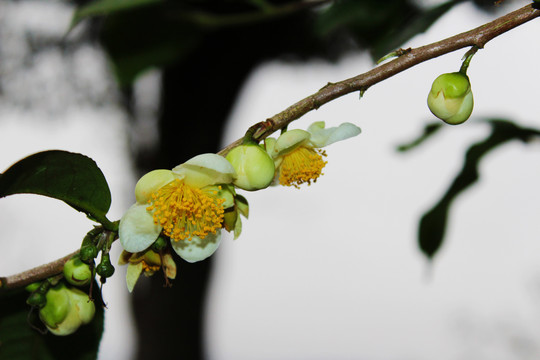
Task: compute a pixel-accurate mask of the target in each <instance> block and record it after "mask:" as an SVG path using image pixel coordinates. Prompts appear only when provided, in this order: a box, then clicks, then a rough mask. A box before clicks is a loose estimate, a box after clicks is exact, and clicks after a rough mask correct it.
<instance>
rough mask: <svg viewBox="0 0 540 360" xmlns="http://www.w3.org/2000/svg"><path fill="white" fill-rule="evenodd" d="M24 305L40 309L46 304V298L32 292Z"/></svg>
mask: <svg viewBox="0 0 540 360" xmlns="http://www.w3.org/2000/svg"><path fill="white" fill-rule="evenodd" d="M26 303H27V304H28V305H30V306H37V307H39V308H42V307H44V306H45V304H47V297H46V296H45V295H43V294H41V293H39V292H34V293H32V294H30V296H29V297H28V299H26Z"/></svg>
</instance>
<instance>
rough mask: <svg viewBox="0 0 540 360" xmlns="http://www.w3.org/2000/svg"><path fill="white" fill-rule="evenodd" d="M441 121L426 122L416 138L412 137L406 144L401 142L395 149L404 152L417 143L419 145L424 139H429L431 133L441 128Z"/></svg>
mask: <svg viewBox="0 0 540 360" xmlns="http://www.w3.org/2000/svg"><path fill="white" fill-rule="evenodd" d="M442 125H443V124H442V122H436V123H431V124H427V125H426V126H425V127H424V131H423V133H422V135H420V136H419V137H418V138H417V139H414V140H413V141H411V142H409V143H407V144H401V145H399V146H398V147H397V151H399V152H405V151H409V150H411V149H414V148H415V147H417V146H418V145H421V144H422V143H423V142H424V141H426V140H427V139H429V138H430V137H431V136H432V135H434V134H436V133H437V131H438V130H439V129H441V128H442Z"/></svg>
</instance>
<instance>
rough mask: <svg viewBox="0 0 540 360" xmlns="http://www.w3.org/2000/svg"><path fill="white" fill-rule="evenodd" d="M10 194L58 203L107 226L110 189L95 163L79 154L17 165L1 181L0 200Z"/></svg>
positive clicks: (38, 157)
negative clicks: (34, 196) (54, 200)
mask: <svg viewBox="0 0 540 360" xmlns="http://www.w3.org/2000/svg"><path fill="white" fill-rule="evenodd" d="M13 194H39V195H44V196H48V197H52V198H55V199H59V200H62V201H64V202H66V203H67V204H68V205H70V206H72V207H73V208H75V209H77V210H79V211H82V212H85V213H86V214H87V215H89V216H90V217H92V218H94V219H96V220H97V221H99V222H102V223H104V222H105V223H108V220H107V219H106V217H105V214H106V213H107V211H108V210H109V207H110V205H111V193H110V190H109V186H108V184H107V181H106V180H105V176H103V173H102V172H101V170H100V169H99V168H98V167H97V165H96V163H95V162H94V160H92V159H90V158H89V157H87V156H84V155H81V154H75V153H70V152H67V151H60V150H51V151H44V152H40V153H37V154H34V155H30V156H28V157H27V158H24V159H22V160H20V161H18V162H17V163H15V164H14V165H12V166H11V167H10V168H9V169H7V170H6V171H5V172H4V173H3V174H2V176H1V177H0V198H2V197H5V196H8V195H13ZM104 225H105V224H104Z"/></svg>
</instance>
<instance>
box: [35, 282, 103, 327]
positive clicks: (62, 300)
mask: <svg viewBox="0 0 540 360" xmlns="http://www.w3.org/2000/svg"><path fill="white" fill-rule="evenodd" d="M46 297H47V304H46V305H45V307H43V308H42V309H41V310H40V311H39V318H40V319H41V321H43V323H44V324H45V326H46V327H47V329H49V331H50V332H51V333H53V334H55V335H59V336H64V335H70V334H73V333H74V332H75V331H76V330H77V329H78V328H79V327H80V326H81V325H83V324H87V323H89V322H90V321H91V320H92V319H93V317H94V314H95V312H96V308H95V305H94V303H93V302H92V301H91V300H90V298H89V297H88V295H87V294H85V293H84V292H82V291H81V290H79V289H77V288H68V287H66V286H65V285H64V283H60V284H58V285H57V286H55V287H53V288H51V289H50V290H49V291H48V292H47V295H46Z"/></svg>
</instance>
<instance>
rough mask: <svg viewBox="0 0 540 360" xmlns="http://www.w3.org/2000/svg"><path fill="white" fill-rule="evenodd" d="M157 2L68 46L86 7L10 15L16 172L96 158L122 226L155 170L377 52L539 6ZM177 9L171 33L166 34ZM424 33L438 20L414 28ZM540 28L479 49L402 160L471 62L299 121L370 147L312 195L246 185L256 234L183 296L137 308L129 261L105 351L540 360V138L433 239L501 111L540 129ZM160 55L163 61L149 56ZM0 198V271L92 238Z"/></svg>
mask: <svg viewBox="0 0 540 360" xmlns="http://www.w3.org/2000/svg"><path fill="white" fill-rule="evenodd" d="M148 3H152V4H150V5H148V6H147V7H141V8H136V9H132V10H129V11H119V12H118V13H116V12H111V14H109V16H107V17H105V18H101V17H97V18H90V19H86V20H84V21H83V22H82V23H81V24H79V25H78V26H77V27H75V28H74V29H73V31H72V32H71V33H70V34H69V35H68V36H65V35H66V29H67V28H68V27H69V24H70V21H71V19H72V16H73V13H74V11H75V10H76V9H77V6H83V5H85V4H84V3H81V4H75V3H72V2H63V1H7V0H6V1H2V2H0V148H1V151H0V168H2V169H6V168H8V167H9V166H10V165H11V164H12V163H14V162H16V161H17V160H19V159H21V158H23V157H25V156H27V155H29V154H32V153H34V152H38V151H42V150H48V149H63V150H67V151H72V152H80V153H83V154H85V155H87V156H90V157H91V158H92V159H94V160H95V161H96V162H97V164H98V166H99V167H100V168H101V170H102V171H103V173H104V174H105V177H106V178H107V180H108V182H109V185H110V187H111V192H112V195H113V205H112V208H111V211H110V213H109V214H110V216H109V218H110V219H112V220H116V219H119V218H120V217H121V216H122V213H123V212H124V211H125V210H126V209H127V208H128V207H129V206H130V204H131V203H132V202H133V201H134V196H133V187H134V184H135V182H136V180H137V179H138V177H139V176H140V175H141V174H143V173H144V172H145V171H148V170H151V169H154V168H172V167H173V166H175V165H177V164H180V163H182V162H184V161H185V160H187V159H189V158H190V157H192V156H194V155H196V154H198V153H202V152H215V151H218V150H219V149H221V148H222V147H224V146H225V145H226V144H228V143H230V142H232V141H234V140H236V139H237V138H239V137H241V136H243V134H244V133H245V131H246V129H247V128H248V127H249V126H251V125H252V124H254V123H256V122H259V121H263V120H265V119H266V118H268V117H270V116H272V115H274V114H276V113H278V112H280V111H282V110H284V109H285V108H286V107H288V106H289V105H291V104H293V103H294V102H296V101H298V100H300V99H302V98H304V97H306V96H308V95H310V94H313V93H315V92H316V91H317V90H318V89H320V88H321V87H322V86H324V85H325V84H326V83H327V82H336V81H339V80H343V79H346V78H349V77H352V76H355V75H357V74H360V73H363V72H365V71H368V70H370V69H371V68H372V67H373V66H374V63H373V56H375V55H381V54H379V53H382V54H384V53H385V52H388V51H390V50H391V49H393V48H395V47H399V46H402V47H404V48H406V47H416V46H420V45H425V44H427V43H431V42H434V41H437V40H440V39H443V38H446V37H448V36H451V35H454V34H457V33H459V32H462V31H466V30H469V29H471V28H474V27H476V26H479V25H481V24H483V23H485V22H488V21H490V20H492V19H494V18H496V17H497V16H500V15H502V14H504V13H506V12H509V11H511V10H513V9H517V8H519V7H522V6H524V5H526V4H527V2H526V1H517V0H516V1H505V2H503V3H502V4H501V5H499V6H497V7H494V6H492V4H483V3H480V2H470V1H451V2H446V3H443V2H438V1H397V0H396V1H389V2H385V5H381V4H377V2H375V1H356V2H352V1H342V2H336V3H337V4H338V5H339V4H340V6H341V7H338V6H337V5H336V4H334V3H333V2H328V1H321V2H296V1H291V2H286V1H284V2H271V3H270V4H271V5H272V6H271V7H270V8H267V9H266V10H265V11H264V13H265V14H267V15H266V16H268V18H264V16H263V17H261V18H262V19H263V20H259V18H256V17H251V18H250V17H247V16H244V17H242V16H236V15H237V14H244V15H245V14H248V15H249V14H251V12H252V11H255V10H254V9H257V8H258V7H260V8H261V9H263V8H264V4H267V3H266V2H264V1H262V2H257V1H252V2H250V4H247V3H249V2H242V1H231V2H227V3H221V2H212V1H200V2H196V1H193V2H190V1H184V2H182V1H179V2H177V3H174V2H173V4H172V5H171V3H170V2H167V3H166V4H167V6H171V7H170V8H167V7H163V8H162V7H161V5H155V4H153V2H151V1H149V2H148ZM257 4H258V5H257ZM261 4H262V5H261ZM298 4H301V5H302V6H300V5H298ZM355 4H356V6H355ZM361 4H363V5H361ZM267 5H268V4H267ZM164 6H165V5H164ZM295 6H297V7H296V8H295ZM443 6H445V7H443ZM178 9H180V10H178ZM434 9H438V11H435V10H434ZM377 10H378V11H377ZM175 11H176V12H175ZM261 11H262V10H261ZM163 13H168V14H173V16H169V17H165V19H167V20H170V23H163V21H161V23H163V24H164V25H163V26H161V27H160V26H157V25H155V23H157V24H159V23H160V19H161V18H160V16H161V15H162V14H163ZM201 14H206V15H208V14H213V15H214V16H213V17H211V16H206V17H205V16H200V15H201ZM268 14H270V15H268ZM314 14H316V15H314ZM335 14H338V15H335ZM175 15H178V16H175ZM195 15H197V16H198V17H196V16H195ZM218 15H219V16H218ZM233 15H234V16H233ZM428 15H430V16H431V17H429V16H428ZM435 15H440V18H437V16H435ZM139 17H143V18H144V19H145V21H143V22H137V21H136V20H137V19H139ZM428 18H429V20H430V21H431V22H433V21H435V20H437V21H435V22H434V23H433V25H431V22H430V21H427V20H425V19H428ZM186 19H187V20H186ZM194 19H199V20H194ZM200 19H202V20H200ZM238 19H240V20H238ZM246 19H247V20H246ZM418 19H420V20H418ZM422 19H424V20H423V22H422V21H421V20H422ZM178 23H180V24H181V28H182V29H183V31H180V30H179V28H177V27H175V26H176V25H171V24H178ZM418 23H420V24H423V25H424V26H426V25H431V26H428V27H429V29H427V31H425V32H421V31H419V30H418V29H420V28H421V27H418V26H417V28H416V30H411V31H410V38H407V37H406V36H405V35H403V34H402V33H405V32H406V31H402V30H400V29H404V28H411V27H412V25H411V24H418ZM205 26H206V27H205ZM399 26H403V27H402V28H400V27H399ZM201 29H202V30H201ZM312 29H316V30H317V31H313V30H312ZM308 30H309V31H308ZM539 31H540V23H539V22H538V21H532V22H530V23H528V24H525V25H523V26H521V27H519V28H517V29H515V30H512V31H511V32H509V33H507V34H505V35H502V36H500V37H498V38H496V39H494V40H493V41H491V42H489V43H488V44H487V46H486V47H485V49H483V50H481V51H480V52H478V53H477V55H475V57H474V58H473V60H472V63H471V66H470V68H469V71H468V75H469V77H470V79H471V84H472V89H473V93H474V96H475V110H474V112H473V115H472V117H471V119H470V120H469V121H467V122H466V123H465V124H463V125H461V126H456V127H451V126H444V127H443V128H442V129H440V130H439V131H438V132H437V133H436V134H435V135H433V136H432V137H430V138H429V139H427V140H426V141H425V142H424V143H423V144H421V145H420V146H419V147H417V148H414V149H412V150H410V151H408V152H404V153H403V152H398V151H397V150H396V149H397V147H398V146H399V145H402V144H405V143H410V142H411V141H412V140H414V139H415V138H417V137H418V136H420V135H421V133H422V131H423V129H424V126H425V125H426V124H428V123H431V122H434V121H436V120H437V119H435V118H434V117H433V116H432V115H431V113H430V112H429V110H428V108H427V106H426V97H427V93H428V91H429V89H430V86H431V83H432V81H433V80H434V79H435V78H436V77H437V76H438V75H439V74H441V73H445V72H453V71H457V70H458V69H459V67H460V65H461V57H462V56H463V54H464V53H465V51H466V50H465V49H463V50H461V51H457V52H455V53H452V54H448V55H445V56H443V57H441V58H437V59H434V60H431V61H428V62H426V63H423V64H420V65H418V66H416V67H414V68H412V69H410V70H407V71H405V72H403V73H401V74H398V75H396V76H394V77H392V78H391V79H389V80H386V81H384V82H382V83H380V84H377V85H376V86H374V87H372V88H371V89H369V90H368V91H367V92H366V93H365V94H364V96H363V97H362V98H361V99H359V97H358V94H350V95H348V96H345V97H343V98H340V99H338V100H335V101H333V102H331V103H329V104H327V105H325V106H323V107H321V108H320V109H319V110H317V111H313V112H311V113H309V114H307V115H306V116H304V117H303V118H302V119H300V120H298V121H296V122H294V123H293V124H292V125H291V126H290V128H304V129H305V128H306V127H307V126H309V124H311V123H312V122H313V121H321V120H322V121H326V124H327V126H338V125H339V124H340V123H342V122H352V123H354V124H356V125H358V126H360V127H361V128H362V134H360V135H359V136H358V137H355V138H352V139H350V140H347V141H344V142H340V143H337V144H334V145H331V146H330V147H329V148H328V149H327V153H328V158H327V160H328V165H327V166H326V168H325V171H324V176H323V177H321V178H320V179H319V180H318V181H317V183H316V184H314V185H312V186H309V187H304V188H302V189H300V190H297V189H294V188H293V189H289V188H283V187H274V188H269V189H266V190H264V191H259V192H254V193H248V192H242V194H243V195H244V196H246V197H247V198H248V200H249V202H250V207H251V209H250V219H249V220H247V221H245V222H244V229H243V233H242V235H241V237H240V238H239V239H237V240H232V237H230V236H229V237H226V238H225V239H224V241H223V242H222V245H221V247H220V249H219V250H218V251H217V252H216V254H215V255H214V256H213V257H212V259H211V260H205V261H203V262H201V263H197V264H186V263H184V262H183V261H182V260H181V259H179V258H178V259H177V260H178V261H177V263H178V267H179V271H178V278H177V279H176V280H175V282H174V286H173V287H172V288H170V289H167V288H165V289H164V288H163V279H162V278H161V276H159V275H157V276H154V277H153V278H151V279H141V281H140V283H139V284H137V287H136V288H135V290H134V292H133V294H131V295H129V294H128V292H127V289H126V286H125V281H124V276H125V269H124V268H122V267H119V266H117V267H116V271H117V272H116V274H115V275H114V276H113V278H111V279H110V280H109V281H108V282H107V284H106V285H105V286H104V288H103V296H104V300H105V302H106V304H107V306H108V309H107V311H106V316H105V332H104V336H103V340H102V342H101V345H100V349H99V359H147V358H148V359H154V358H159V357H170V358H185V359H202V358H204V359H216V360H219V359H433V358H438V359H490V360H491V359H537V358H538V357H539V356H540V326H539V325H538V324H539V321H538V320H540V308H539V307H538V302H539V300H540V265H539V261H538V258H539V254H540V251H539V250H540V244H539V242H538V240H537V239H538V234H539V233H540V228H539V225H538V224H539V222H538V221H537V219H538V217H539V216H540V209H539V207H538V206H537V204H538V203H539V200H540V194H539V192H537V191H536V189H537V183H538V180H539V179H540V168H539V167H538V166H537V165H536V164H538V163H540V146H539V144H538V143H535V142H531V143H528V144H523V143H521V142H517V141H513V142H509V143H507V144H505V145H503V146H501V147H499V148H497V149H495V150H494V151H492V152H490V153H489V154H487V155H486V157H485V158H484V159H483V160H482V162H481V163H480V168H479V170H480V180H479V182H478V183H477V184H475V185H474V186H473V187H471V188H470V189H468V190H467V191H465V192H464V193H463V195H462V196H460V197H459V198H458V199H457V200H456V201H455V202H454V203H453V205H452V207H451V209H450V213H449V217H448V227H447V231H446V236H445V238H444V243H443V245H442V247H441V249H440V250H439V251H438V252H437V253H436V254H435V256H434V258H433V259H432V260H431V261H430V260H428V259H427V257H426V256H425V255H424V254H423V253H422V252H421V250H420V249H419V247H418V243H417V241H418V240H417V232H418V223H419V220H420V218H421V216H422V214H424V213H425V212H426V211H428V210H429V209H430V208H431V207H433V206H434V204H435V203H436V202H437V201H438V200H439V199H440V198H441V196H442V195H443V194H444V192H445V191H446V190H447V188H448V187H449V185H450V184H451V182H452V180H453V178H454V177H455V176H456V174H457V173H458V171H459V170H460V168H461V167H462V165H463V159H464V154H465V152H466V151H467V149H468V148H469V147H470V146H471V145H472V144H474V143H476V142H479V141H483V140H484V139H485V138H486V136H488V134H489V133H490V126H489V125H488V124H487V123H486V122H485V121H484V120H485V119H487V118H499V119H508V120H511V121H513V122H515V123H517V124H519V125H521V126H526V127H538V123H539V121H540V119H539V115H538V105H537V102H536V98H537V94H538V93H539V91H540V82H539V81H538V66H537V61H536V60H537V59H538V58H539V56H540V46H538V44H537V43H536V42H534V41H531V38H532V36H531V34H537V33H538V32H539ZM141 34H144V35H141ZM167 34H169V35H170V34H173V35H174V36H170V37H169V36H167ZM186 34H187V35H186ZM398 35H400V36H401V35H403V38H402V39H401V40H400V41H405V42H404V43H403V44H402V43H400V42H397V43H396V41H398V40H399V39H398V37H399V36H398ZM155 37H157V38H159V39H166V40H167V41H164V43H163V44H162V43H159V44H158V43H156V42H155V41H153V40H154V38H155ZM130 41H133V42H134V44H139V45H140V48H135V49H134V48H133V46H131V45H132V44H131V43H130ZM143 45H144V46H143ZM154 45H155V46H154ZM158 45H159V46H158ZM145 46H146V47H145ZM388 47H390V49H387V48H388ZM171 49H174V51H173V50H171ZM145 51H147V52H149V53H152V54H154V55H156V57H155V58H154V59H152V61H150V60H146V62H145V61H140V62H138V63H137V62H135V61H134V60H133V59H140V58H141V57H142V56H143V55H142V54H144V53H145ZM158 55H159V56H158ZM143 65H144V66H143ZM2 171H3V170H2ZM0 205H1V206H0V219H2V220H1V224H2V226H1V228H0V234H1V235H0V238H1V239H2V242H1V249H2V251H0V274H1V275H2V276H5V275H10V274H13V273H16V272H19V271H23V270H26V269H28V268H31V267H33V266H36V265H38V264H42V263H45V262H48V261H52V260H54V259H56V258H59V257H61V256H64V255H66V254H67V253H68V252H71V251H73V250H75V249H77V247H78V246H79V245H80V241H81V239H82V236H83V235H84V234H85V233H86V232H87V231H88V230H89V229H90V228H91V226H92V223H91V222H90V221H88V220H87V219H86V218H85V216H84V215H83V214H82V213H76V212H74V211H73V210H72V209H71V208H69V207H68V206H66V205H65V204H63V203H61V202H59V201H57V200H53V199H48V198H44V197H37V196H30V195H17V196H12V197H7V198H3V199H1V200H0ZM66 224H69V226H66ZM119 248H120V246H119V245H115V246H113V252H112V254H113V255H112V257H113V258H114V259H117V257H118V255H119V253H120V249H119ZM113 263H115V262H113Z"/></svg>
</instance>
